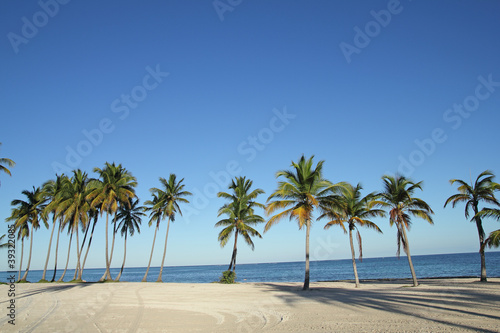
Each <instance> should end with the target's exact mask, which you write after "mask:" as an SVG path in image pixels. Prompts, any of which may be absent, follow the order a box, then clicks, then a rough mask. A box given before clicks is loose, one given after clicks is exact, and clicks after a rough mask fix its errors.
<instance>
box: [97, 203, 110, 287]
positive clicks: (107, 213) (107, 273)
mask: <svg viewBox="0 0 500 333" xmlns="http://www.w3.org/2000/svg"><path fill="white" fill-rule="evenodd" d="M108 218H109V212H106V236H105V237H106V271H105V272H104V275H103V276H102V277H101V278H100V279H99V282H102V281H106V280H107V279H108V278H109V279H111V273H110V272H109V255H108V253H109V252H108V221H109V219H108Z"/></svg>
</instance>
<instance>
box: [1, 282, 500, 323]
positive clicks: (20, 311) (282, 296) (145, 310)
mask: <svg viewBox="0 0 500 333" xmlns="http://www.w3.org/2000/svg"><path fill="white" fill-rule="evenodd" d="M489 280H490V281H489V282H488V283H479V282H477V279H474V278H466V279H463V278H460V279H458V278H457V279H428V280H421V281H420V282H421V285H420V286H419V287H417V288H413V287H410V282H409V281H390V282H389V281H367V282H364V283H363V284H362V285H361V288H359V289H356V288H354V284H353V283H350V282H316V283H312V284H311V290H309V291H302V290H301V284H300V283H241V284H234V285H221V284H215V283H212V284H178V283H163V284H161V283H127V282H121V283H81V284H72V283H52V284H38V283H33V284H29V283H28V284H17V285H16V291H15V292H16V301H15V326H13V325H11V324H9V322H8V321H9V320H10V318H9V317H8V316H7V312H8V309H6V308H7V306H9V304H10V299H11V298H10V297H8V291H9V286H8V285H1V286H0V303H1V307H2V309H3V310H2V313H3V315H2V317H1V319H0V331H2V332H259V331H269V332H457V331H460V332H499V331H500V279H499V278H496V279H494V278H492V279H489Z"/></svg>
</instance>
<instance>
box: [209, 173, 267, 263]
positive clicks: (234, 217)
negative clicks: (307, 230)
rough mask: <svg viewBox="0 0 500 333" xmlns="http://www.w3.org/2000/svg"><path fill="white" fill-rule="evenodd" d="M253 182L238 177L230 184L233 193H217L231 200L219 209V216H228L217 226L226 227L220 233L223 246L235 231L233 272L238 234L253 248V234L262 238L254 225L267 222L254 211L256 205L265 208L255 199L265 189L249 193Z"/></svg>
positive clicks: (232, 258) (232, 259) (220, 196)
mask: <svg viewBox="0 0 500 333" xmlns="http://www.w3.org/2000/svg"><path fill="white" fill-rule="evenodd" d="M252 183H253V182H252V181H251V180H250V179H246V178H245V177H237V178H236V179H235V180H233V181H232V182H231V184H230V185H229V189H230V190H232V193H231V194H230V193H226V192H219V193H217V196H218V197H219V198H225V199H228V200H230V201H231V202H230V203H227V204H225V205H224V206H222V207H221V208H220V209H219V214H218V216H221V215H227V218H225V219H222V220H220V221H219V222H217V223H216V224H215V227H225V228H224V229H222V231H221V232H220V233H219V242H220V245H221V247H224V246H225V245H226V244H227V243H228V241H229V239H230V238H231V235H232V234H233V233H234V246H233V254H232V256H231V262H230V263H229V268H228V270H229V271H230V270H231V269H232V270H233V272H234V271H235V270H236V253H237V251H238V248H237V242H238V235H239V234H241V236H242V237H243V239H244V240H245V242H246V243H247V244H248V245H249V246H250V247H251V248H252V250H253V249H254V247H255V246H254V244H253V241H252V238H251V236H257V237H259V238H262V236H261V235H260V233H259V232H258V231H257V230H255V229H254V228H252V225H256V224H258V223H262V222H265V220H264V218H263V217H261V216H259V215H256V214H255V213H254V207H259V208H263V209H264V208H265V206H264V205H263V204H261V203H258V202H255V201H254V200H255V199H256V198H257V196H258V195H259V194H262V193H264V191H263V190H262V189H260V188H258V189H255V190H253V191H252V192H250V193H249V191H250V188H251V187H252Z"/></svg>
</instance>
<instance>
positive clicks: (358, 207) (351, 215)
mask: <svg viewBox="0 0 500 333" xmlns="http://www.w3.org/2000/svg"><path fill="white" fill-rule="evenodd" d="M361 189H362V186H361V184H359V183H358V185H356V187H353V186H352V185H351V184H347V183H346V184H344V187H343V188H342V189H341V194H340V195H336V196H332V198H331V199H330V200H328V201H327V203H326V204H325V205H323V206H322V207H321V209H322V211H323V214H322V215H321V216H320V217H319V218H318V220H320V219H323V218H326V219H328V220H330V221H329V222H328V223H327V224H326V225H325V229H328V228H330V227H331V226H332V225H338V226H340V227H342V229H343V230H344V233H347V230H346V227H345V226H344V223H347V225H348V228H349V243H350V245H351V254H352V267H353V270H354V278H355V280H356V288H358V287H359V278H358V270H357V268H356V258H355V256H356V254H355V251H354V245H353V239H352V232H353V230H355V229H356V231H357V238H358V245H359V260H360V261H361V260H362V257H363V248H362V242H361V234H360V233H359V229H358V228H357V226H356V225H359V226H362V227H367V228H371V229H375V230H376V231H378V232H380V233H382V230H380V228H379V227H378V226H377V225H376V224H375V223H374V222H372V221H370V220H369V218H372V217H384V216H385V212H384V211H383V210H381V209H378V208H376V207H380V206H382V205H383V203H382V202H381V201H378V196H377V195H376V194H375V193H370V194H368V195H366V196H364V197H361Z"/></svg>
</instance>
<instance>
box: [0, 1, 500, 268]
mask: <svg viewBox="0 0 500 333" xmlns="http://www.w3.org/2000/svg"><path fill="white" fill-rule="evenodd" d="M66 2H67V3H66ZM40 3H41V4H42V5H41V4H40ZM40 3H39V2H37V1H34V0H29V1H22V2H21V1H13V0H8V1H3V2H2V3H1V4H0V32H1V36H2V39H1V42H0V54H1V56H2V66H1V77H2V79H1V80H0V94H1V96H0V97H1V98H0V109H1V110H2V121H1V123H0V133H1V136H0V142H2V143H3V145H2V147H1V148H0V149H1V150H0V156H2V157H9V158H11V159H13V160H14V161H15V162H16V163H17V165H16V166H15V167H14V168H12V177H8V176H7V175H6V174H0V181H1V182H2V183H1V187H0V198H1V201H0V219H5V218H6V217H7V216H8V215H9V213H10V201H11V200H12V199H15V198H21V191H22V190H24V189H30V188H31V187H32V186H40V185H41V184H42V183H43V182H44V181H46V180H48V179H50V178H53V177H54V175H55V172H56V171H59V172H60V171H61V170H63V171H64V170H66V171H67V170H71V169H74V168H81V169H83V170H85V171H87V172H89V173H90V174H91V175H92V176H93V175H94V174H93V173H92V169H93V168H94V167H96V166H98V167H102V166H103V164H104V162H106V161H109V162H113V161H114V162H116V163H121V164H123V166H124V167H126V168H127V169H128V170H130V171H131V172H132V173H133V175H134V176H135V177H136V178H137V180H138V183H139V185H138V187H137V195H138V196H139V198H140V199H141V201H142V202H144V201H145V200H147V199H149V196H150V194H149V191H148V189H149V188H151V187H154V186H158V184H159V182H158V177H165V178H167V177H168V175H169V173H175V174H177V175H178V177H183V178H185V184H186V189H187V190H190V191H191V192H193V193H195V194H196V195H195V196H194V197H193V198H192V201H193V203H192V204H190V205H185V206H183V207H182V208H183V211H184V213H185V217H184V218H182V217H180V216H178V217H177V219H176V221H175V223H174V224H173V225H172V227H171V230H170V235H169V243H168V250H167V259H166V265H193V264H226V263H228V262H229V259H230V255H231V245H228V246H227V247H226V248H224V249H221V248H220V246H219V244H218V242H217V234H218V232H219V230H217V229H215V228H214V224H215V223H216V222H217V221H218V218H217V210H218V208H219V207H220V206H221V205H223V204H224V201H223V200H221V199H218V198H214V197H213V195H212V194H213V193H214V192H216V191H219V190H224V189H225V188H224V186H225V185H224V186H220V185H218V184H217V182H215V181H214V179H213V177H212V176H213V175H218V177H219V178H218V179H219V182H220V183H221V184H226V183H228V182H229V181H228V179H225V178H226V177H225V176H224V175H223V174H224V172H228V171H229V172H232V173H233V175H242V176H243V175H244V176H247V177H248V178H250V179H252V180H253V181H254V186H255V187H260V188H262V189H263V190H265V192H266V194H265V195H263V196H262V197H261V198H260V199H261V201H262V202H265V200H266V199H267V196H268V195H269V194H270V193H271V192H272V191H273V190H274V189H275V188H276V179H275V177H274V175H275V172H276V171H278V170H280V169H286V168H288V167H289V166H290V162H291V161H292V160H297V159H298V158H299V157H300V156H301V155H302V154H305V155H306V156H310V155H313V154H314V155H315V159H316V161H319V160H325V167H324V172H325V176H326V177H327V178H328V179H330V180H331V181H333V182H338V181H349V182H352V183H357V182H361V183H362V184H363V185H364V187H365V190H366V192H365V193H368V192H371V191H378V190H381V185H382V182H381V179H380V178H381V176H382V175H383V174H385V173H395V172H396V171H398V170H399V171H401V172H403V173H404V174H406V175H407V176H411V177H412V178H413V179H414V180H416V181H420V180H423V181H424V191H423V192H421V193H419V196H420V197H421V198H423V199H424V200H426V201H427V202H428V203H429V204H430V205H431V207H432V208H433V209H434V211H435V216H434V219H435V225H434V226H431V225H429V224H427V222H424V221H422V220H418V219H415V221H414V225H413V227H412V229H411V231H410V233H409V237H410V245H411V250H412V254H414V255H418V254H431V253H453V252H475V251H477V249H478V240H477V231H476V228H475V225H474V224H472V223H470V222H467V221H466V220H465V218H464V215H463V209H464V207H463V206H460V207H459V208H457V209H451V208H446V209H443V204H444V201H445V200H446V198H447V197H448V196H450V195H451V194H453V193H454V192H455V190H456V187H454V186H450V184H449V182H448V181H449V179H451V178H461V179H469V178H470V175H471V174H472V177H476V176H477V175H478V174H479V173H480V172H481V171H483V170H485V169H491V170H493V171H494V172H496V173H497V174H499V173H500V163H499V162H500V157H499V155H498V143H499V138H500V134H499V131H498V123H499V120H500V116H499V107H500V67H499V62H498V55H499V54H500V44H499V43H498V31H500V3H499V2H498V1H479V2H478V1H440V2H434V1H401V2H397V1H352V2H351V1H344V2H340V1H326V0H325V1H293V2H292V1H264V0H259V1H241V2H238V1H232V2H231V3H232V4H233V5H230V4H228V2H227V0H221V1H219V2H217V3H216V5H217V8H215V7H214V3H213V2H212V1H210V0H205V1H180V0H179V1H141V2H139V1H106V2H97V1H90V2H89V1H62V0H60V2H55V1H48V0H42V1H41V2H40ZM54 4H57V6H55V5H54ZM44 8H45V9H44ZM167 73H168V74H167ZM461 105H462V106H461ZM278 115H279V116H278ZM97 131H99V132H97ZM85 133H87V135H86V134H85ZM87 136H90V137H91V139H89V138H88V137H87ZM416 140H417V141H416ZM77 154H78V156H77ZM228 165H229V169H228ZM211 175H212V176H211ZM216 178H217V177H216ZM262 214H263V212H262ZM377 223H378V224H379V226H380V227H381V229H382V230H383V231H384V234H383V235H379V234H376V233H374V232H373V231H371V230H362V235H363V243H364V255H365V256H366V257H377V256H393V255H394V254H395V252H396V230H395V229H394V228H390V227H389V223H388V220H387V219H381V220H377ZM323 225H324V222H315V223H314V227H313V230H312V234H311V257H312V259H313V260H320V259H340V258H348V257H349V256H350V254H349V253H350V252H349V245H348V237H347V236H346V235H344V234H343V233H342V232H341V230H340V229H330V230H328V231H324V230H323ZM484 225H485V229H486V231H487V232H490V231H492V230H495V229H498V228H499V227H500V224H499V223H497V222H495V221H493V220H489V221H485V223H484ZM1 228H2V229H1V230H4V232H6V230H7V228H6V224H2V227H1ZM1 230H0V231H1ZM260 230H262V228H260ZM2 233H3V232H2ZM96 233H97V236H96V237H95V242H94V243H93V244H92V249H91V253H90V258H89V259H88V265H87V267H103V266H104V262H105V260H104V236H103V234H104V223H103V220H102V221H101V222H100V223H99V225H98V228H97V230H96ZM164 233H165V226H162V228H161V230H160V233H159V235H158V238H157V248H156V251H155V256H154V258H153V263H152V265H154V266H157V265H159V264H160V261H161V254H162V244H163V241H164ZM49 234H50V233H49V230H46V229H40V230H39V231H37V232H36V233H35V238H34V253H33V262H32V268H35V269H36V268H42V267H43V264H44V260H45V255H46V249H47V242H48V237H49ZM152 238H153V228H149V227H148V226H147V219H145V220H144V221H143V226H142V229H141V233H140V235H136V236H134V237H132V238H129V242H128V251H127V252H128V253H127V264H128V266H146V265H147V259H148V256H149V251H150V244H151V241H152ZM67 241H68V237H66V236H64V237H61V245H60V254H59V258H62V259H61V262H62V261H63V260H64V257H65V249H66V247H67ZM304 243H305V232H304V231H303V230H302V231H299V230H298V227H297V224H296V223H295V222H288V221H282V222H280V224H279V225H277V226H275V227H273V228H272V229H271V230H270V231H269V232H267V233H266V234H264V238H263V239H262V240H255V245H256V246H255V251H254V252H252V251H251V250H250V249H249V248H248V247H247V246H246V245H245V244H243V243H240V247H239V252H238V262H239V263H250V262H277V261H295V260H303V259H304ZM230 244H231V243H230ZM26 249H27V248H26ZM122 249H123V242H122V238H121V237H118V238H117V243H116V252H115V255H114V260H113V264H112V266H114V267H117V266H119V265H120V264H121V259H122V251H123V250H122ZM73 253H74V249H73ZM74 262H75V261H74V258H73V259H72V264H73V265H74ZM70 265H71V264H70ZM0 267H5V260H4V261H2V262H1V264H0Z"/></svg>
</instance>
